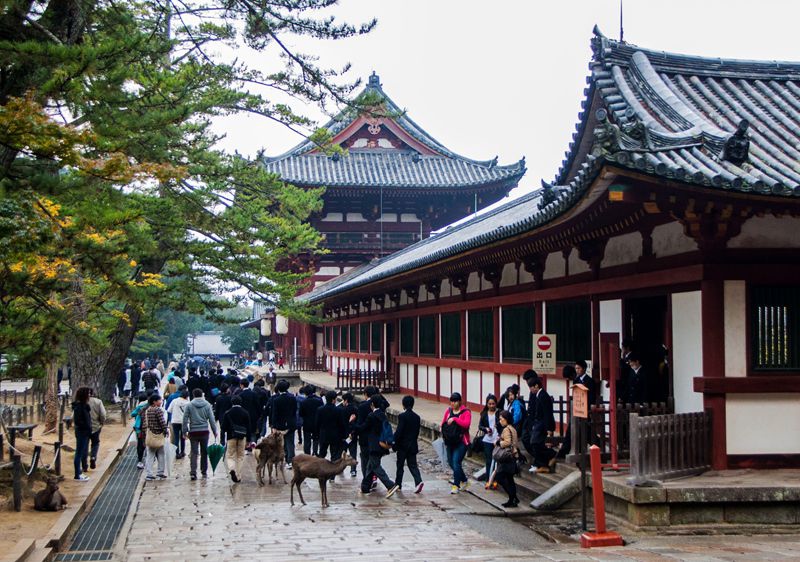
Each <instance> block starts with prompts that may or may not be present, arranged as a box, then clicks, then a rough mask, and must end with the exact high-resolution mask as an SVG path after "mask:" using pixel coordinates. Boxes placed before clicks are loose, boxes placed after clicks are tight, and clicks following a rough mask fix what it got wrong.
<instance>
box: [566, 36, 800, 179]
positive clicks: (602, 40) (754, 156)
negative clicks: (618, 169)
mask: <svg viewBox="0 0 800 562" xmlns="http://www.w3.org/2000/svg"><path fill="white" fill-rule="evenodd" d="M592 49H593V51H594V57H593V60H592V64H591V69H592V76H591V83H590V87H589V88H588V89H587V95H589V96H594V95H598V96H599V97H600V102H601V105H602V106H603V109H604V110H606V112H607V115H608V126H609V127H610V129H608V131H609V132H610V134H611V135H617V138H618V142H617V143H616V146H613V147H611V146H609V147H607V149H606V150H603V151H602V156H603V157H604V158H605V159H606V160H607V161H609V162H614V163H616V164H619V165H621V166H624V167H627V168H631V169H636V170H639V171H642V172H645V173H649V174H653V175H657V176H662V177H667V178H671V179H676V180H679V181H683V182H687V183H693V184H699V185H703V186H708V187H720V188H725V189H734V190H738V191H754V192H763V193H772V194H775V195H800V63H791V62H775V61H773V62H760V61H749V60H725V59H718V58H702V57H696V56H688V55H678V54H672V53H665V52H661V51H653V50H648V49H641V48H639V47H636V46H635V45H630V44H628V43H620V42H618V41H614V40H611V39H609V38H607V37H605V36H604V35H602V33H600V32H599V31H598V30H597V28H595V37H594V38H593V40H592ZM597 105H598V104H597V103H594V104H593V103H592V100H591V99H587V100H586V102H585V103H584V108H585V110H584V111H583V112H582V113H581V115H580V124H579V126H578V132H577V133H576V135H575V136H574V138H575V141H574V142H573V143H572V144H571V145H570V150H569V152H568V153H567V157H566V159H565V161H564V162H563V166H562V168H561V170H560V172H559V174H558V175H557V177H556V181H557V182H558V183H561V182H564V181H566V180H567V179H568V176H569V174H568V172H569V170H570V168H571V167H572V165H573V163H574V162H575V161H576V159H579V158H580V148H581V147H582V146H583V147H585V146H586V143H585V142H583V143H582V142H581V141H584V140H585V139H586V135H591V134H592V131H588V127H589V125H588V124H589V123H591V124H595V125H596V124H598V118H597V115H596V114H595V115H588V112H589V111H596V109H597ZM600 117H602V114H600ZM743 121H746V122H747V125H749V128H748V129H747V133H746V134H747V135H748V136H749V139H748V140H749V147H747V148H746V149H745V158H744V159H741V158H736V157H735V155H734V154H733V151H731V150H730V148H729V150H728V153H726V149H725V146H726V143H728V142H729V140H730V139H731V137H732V135H733V134H734V132H735V131H736V129H737V127H738V126H739V125H740V124H741V123H742V122H743ZM596 131H597V129H595V132H596ZM601 134H602V133H601ZM595 136H597V135H595ZM734 140H735V139H734ZM595 155H596V156H597V155H600V154H599V152H598V151H597V150H595Z"/></svg>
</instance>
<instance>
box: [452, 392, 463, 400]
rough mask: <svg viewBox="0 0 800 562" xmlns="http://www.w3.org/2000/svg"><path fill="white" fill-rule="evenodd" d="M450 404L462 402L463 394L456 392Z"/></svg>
mask: <svg viewBox="0 0 800 562" xmlns="http://www.w3.org/2000/svg"><path fill="white" fill-rule="evenodd" d="M450 402H461V393H460V392H454V393H453V394H451V395H450Z"/></svg>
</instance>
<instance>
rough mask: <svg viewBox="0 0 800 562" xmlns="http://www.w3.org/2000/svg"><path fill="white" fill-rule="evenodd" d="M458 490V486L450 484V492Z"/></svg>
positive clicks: (453, 492)
mask: <svg viewBox="0 0 800 562" xmlns="http://www.w3.org/2000/svg"><path fill="white" fill-rule="evenodd" d="M459 491H460V490H459V489H458V486H450V493H451V494H457V493H458V492H459Z"/></svg>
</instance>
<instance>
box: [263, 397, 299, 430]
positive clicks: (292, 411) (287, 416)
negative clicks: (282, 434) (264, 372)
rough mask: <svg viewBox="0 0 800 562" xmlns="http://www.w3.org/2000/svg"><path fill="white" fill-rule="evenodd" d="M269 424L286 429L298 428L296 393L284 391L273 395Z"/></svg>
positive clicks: (279, 428)
mask: <svg viewBox="0 0 800 562" xmlns="http://www.w3.org/2000/svg"><path fill="white" fill-rule="evenodd" d="M271 404H272V406H271V408H270V416H269V424H270V426H271V427H273V428H275V429H278V430H281V431H285V430H287V429H288V430H294V429H297V398H295V396H294V394H289V393H288V392H283V393H281V394H276V395H274V396H273V397H272V402H271Z"/></svg>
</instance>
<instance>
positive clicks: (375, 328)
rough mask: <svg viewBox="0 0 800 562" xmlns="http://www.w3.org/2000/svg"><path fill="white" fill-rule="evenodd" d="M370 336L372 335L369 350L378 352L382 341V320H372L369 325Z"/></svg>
mask: <svg viewBox="0 0 800 562" xmlns="http://www.w3.org/2000/svg"><path fill="white" fill-rule="evenodd" d="M370 329H371V336H372V340H371V341H372V347H371V349H370V351H371V352H372V353H380V352H381V347H383V346H382V345H381V342H382V341H383V322H373V323H372V325H371V328H370Z"/></svg>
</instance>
